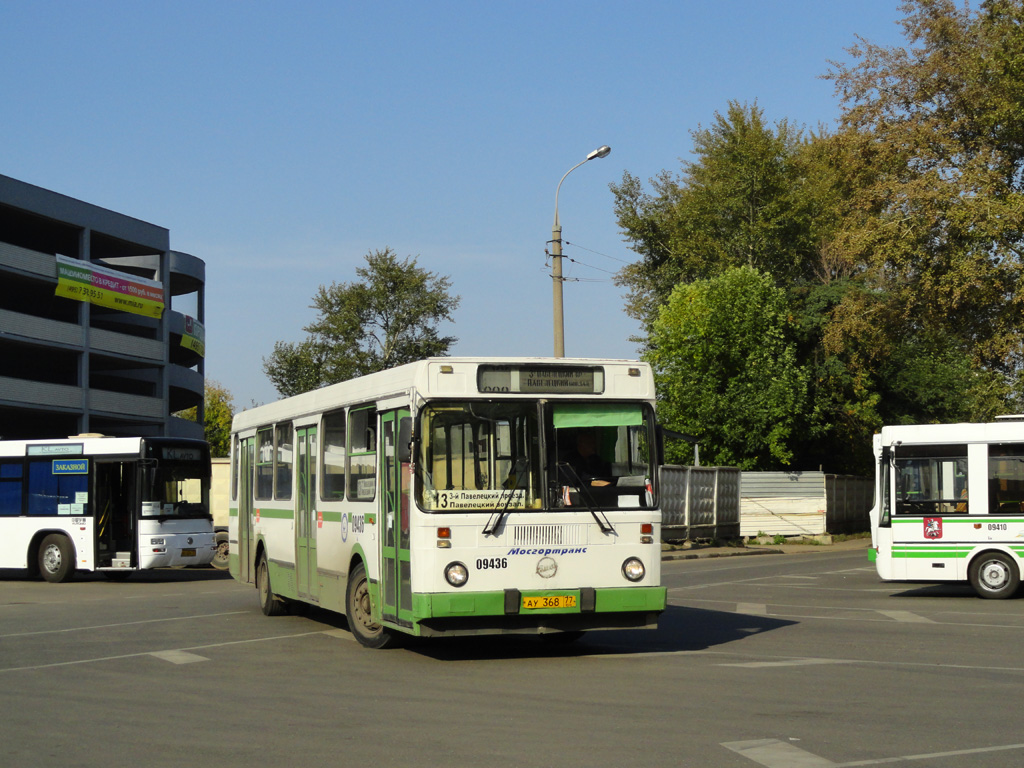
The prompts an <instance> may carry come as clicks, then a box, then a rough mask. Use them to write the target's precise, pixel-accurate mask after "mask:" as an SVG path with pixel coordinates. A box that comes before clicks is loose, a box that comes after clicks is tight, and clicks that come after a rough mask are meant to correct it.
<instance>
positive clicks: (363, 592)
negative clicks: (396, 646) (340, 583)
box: [345, 563, 394, 648]
mask: <svg viewBox="0 0 1024 768" xmlns="http://www.w3.org/2000/svg"><path fill="white" fill-rule="evenodd" d="M345 618H346V619H348V628H349V631H351V632H352V634H353V635H354V636H355V638H356V640H358V641H359V643H360V644H361V645H365V646H366V647H367V648H386V647H387V646H388V645H390V644H391V641H392V639H393V637H394V636H393V635H392V633H391V631H390V630H388V629H387V628H386V627H382V626H381V625H380V624H378V623H377V622H375V621H374V620H373V609H372V607H371V604H370V584H369V581H368V580H367V578H366V568H365V567H364V566H363V564H362V563H359V564H358V565H357V566H356V567H355V568H353V569H352V572H351V573H350V574H349V575H348V590H347V591H346V593H345Z"/></svg>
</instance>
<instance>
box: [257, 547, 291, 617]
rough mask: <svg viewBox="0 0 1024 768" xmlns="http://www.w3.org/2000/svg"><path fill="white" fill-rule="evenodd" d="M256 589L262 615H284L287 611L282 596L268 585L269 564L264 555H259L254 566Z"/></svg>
mask: <svg viewBox="0 0 1024 768" xmlns="http://www.w3.org/2000/svg"><path fill="white" fill-rule="evenodd" d="M256 590H257V591H258V592H259V595H260V610H262V611H263V615H264V616H284V615H285V614H286V613H288V605H287V603H285V601H284V598H281V597H278V596H277V595H275V594H274V590H273V588H272V587H271V586H270V566H269V564H268V563H267V556H266V555H262V556H261V557H260V562H259V565H257V566H256Z"/></svg>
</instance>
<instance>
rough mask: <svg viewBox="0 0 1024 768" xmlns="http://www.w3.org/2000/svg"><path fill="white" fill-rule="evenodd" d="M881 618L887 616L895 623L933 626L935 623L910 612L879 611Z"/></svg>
mask: <svg viewBox="0 0 1024 768" xmlns="http://www.w3.org/2000/svg"><path fill="white" fill-rule="evenodd" d="M879 613H880V614H882V615H883V616H888V617H889V618H890V619H894V620H895V621H905V622H909V623H911V624H935V623H936V622H935V621H933V620H932V619H929V618H926V617H924V616H920V615H918V614H916V613H911V612H910V611H879Z"/></svg>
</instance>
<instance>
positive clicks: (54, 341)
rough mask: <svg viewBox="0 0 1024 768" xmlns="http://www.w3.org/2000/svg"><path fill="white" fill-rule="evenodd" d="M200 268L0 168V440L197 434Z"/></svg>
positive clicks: (156, 241) (152, 231)
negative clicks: (190, 415) (182, 414)
mask: <svg viewBox="0 0 1024 768" xmlns="http://www.w3.org/2000/svg"><path fill="white" fill-rule="evenodd" d="M205 279H206V266H205V264H204V262H203V261H202V260H200V259H197V258H195V257H194V256H190V255H189V254H186V253H179V252H177V251H172V250H171V249H170V235H169V232H168V231H167V230H166V229H164V228H162V227H158V226H155V225H153V224H148V223H146V222H144V221H139V220H138V219H133V218H131V217H129V216H125V215H123V214H119V213H115V212H114V211H110V210H106V209H104V208H100V207H98V206H95V205H90V204H89V203H85V202H82V201H80V200H75V199H73V198H70V197H67V196H65V195H61V194H58V193H56V192H51V191H49V190H46V189H41V188H39V187H36V186H33V185H31V184H26V183H24V182H21V181H18V180H16V179H12V178H9V177H7V176H2V175H0V438H4V439H12V438H45V437H66V436H68V435H74V434H78V433H81V432H99V433H103V434H109V435H142V436H150V435H168V436H178V437H202V436H203V430H202V427H201V426H200V424H199V423H195V422H191V421H186V420H183V419H181V418H178V417H176V416H174V415H173V414H175V413H176V412H178V411H182V410H185V409H187V408H191V407H193V406H197V407H198V410H199V414H200V417H201V416H202V407H203V376H204V368H203V353H204V330H203V325H202V323H203V320H204V299H205V295H204V293H205Z"/></svg>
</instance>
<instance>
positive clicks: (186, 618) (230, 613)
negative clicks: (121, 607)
mask: <svg viewBox="0 0 1024 768" xmlns="http://www.w3.org/2000/svg"><path fill="white" fill-rule="evenodd" d="M239 613H249V611H225V612H224V613H201V614H197V615H195V616H175V617H173V618H163V619H147V620H145V621H125V622H121V623H119V624H95V625H93V626H89V627H68V628H67V629H47V630H41V631H39V632H11V633H10V634H6V635H0V639H4V638H8V637H33V636H35V635H60V634H65V633H67V632H86V631H88V630H90V629H113V628H115V627H135V626H138V625H140V624H160V623H162V622H167V621H192V620H193V619H213V618H217V617H218V616H234V615H236V614H239Z"/></svg>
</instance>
